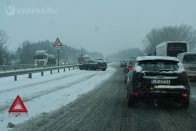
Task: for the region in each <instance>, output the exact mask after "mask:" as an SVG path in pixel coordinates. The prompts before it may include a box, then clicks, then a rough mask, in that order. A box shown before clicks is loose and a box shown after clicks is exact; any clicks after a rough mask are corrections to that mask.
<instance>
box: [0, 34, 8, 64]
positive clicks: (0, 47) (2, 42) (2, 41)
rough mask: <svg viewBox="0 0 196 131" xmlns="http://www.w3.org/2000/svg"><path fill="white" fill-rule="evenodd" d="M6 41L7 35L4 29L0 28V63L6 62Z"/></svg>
mask: <svg viewBox="0 0 196 131" xmlns="http://www.w3.org/2000/svg"><path fill="white" fill-rule="evenodd" d="M7 41H8V36H7V35H6V33H5V31H3V30H0V65H3V64H6V62H5V60H6V59H5V58H6V57H7V55H8V51H7V50H6V44H7Z"/></svg>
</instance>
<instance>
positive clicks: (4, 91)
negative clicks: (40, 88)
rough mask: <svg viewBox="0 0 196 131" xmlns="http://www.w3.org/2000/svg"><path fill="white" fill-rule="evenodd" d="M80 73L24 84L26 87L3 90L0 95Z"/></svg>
mask: <svg viewBox="0 0 196 131" xmlns="http://www.w3.org/2000/svg"><path fill="white" fill-rule="evenodd" d="M80 73H81V72H77V73H76V74H71V75H66V76H62V77H58V78H55V79H50V80H46V81H41V82H37V83H32V84H26V85H23V86H18V87H14V88H10V89H5V90H2V91H0V94H3V93H6V92H10V91H15V90H20V89H24V88H30V87H31V86H34V85H39V84H44V83H46V82H51V81H57V80H61V79H64V78H67V77H71V76H76V75H78V74H80Z"/></svg>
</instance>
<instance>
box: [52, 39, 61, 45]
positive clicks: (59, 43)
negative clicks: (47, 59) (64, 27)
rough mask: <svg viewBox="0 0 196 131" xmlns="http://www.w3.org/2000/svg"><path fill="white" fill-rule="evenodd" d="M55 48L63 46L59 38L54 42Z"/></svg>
mask: <svg viewBox="0 0 196 131" xmlns="http://www.w3.org/2000/svg"><path fill="white" fill-rule="evenodd" d="M54 46H62V43H61V42H60V40H59V38H56V41H55V42H54Z"/></svg>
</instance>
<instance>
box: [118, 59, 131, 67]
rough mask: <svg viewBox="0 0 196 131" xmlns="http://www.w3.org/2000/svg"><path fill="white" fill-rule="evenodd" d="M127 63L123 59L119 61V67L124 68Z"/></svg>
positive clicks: (126, 60)
mask: <svg viewBox="0 0 196 131" xmlns="http://www.w3.org/2000/svg"><path fill="white" fill-rule="evenodd" d="M128 62H129V60H128V59H123V60H121V61H120V67H126V66H127V63H128Z"/></svg>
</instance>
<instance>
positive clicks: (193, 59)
mask: <svg viewBox="0 0 196 131" xmlns="http://www.w3.org/2000/svg"><path fill="white" fill-rule="evenodd" d="M183 62H184V63H196V54H190V55H185V56H184V59H183Z"/></svg>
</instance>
